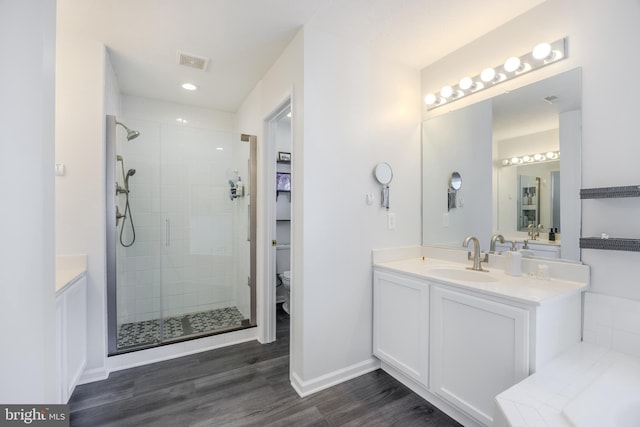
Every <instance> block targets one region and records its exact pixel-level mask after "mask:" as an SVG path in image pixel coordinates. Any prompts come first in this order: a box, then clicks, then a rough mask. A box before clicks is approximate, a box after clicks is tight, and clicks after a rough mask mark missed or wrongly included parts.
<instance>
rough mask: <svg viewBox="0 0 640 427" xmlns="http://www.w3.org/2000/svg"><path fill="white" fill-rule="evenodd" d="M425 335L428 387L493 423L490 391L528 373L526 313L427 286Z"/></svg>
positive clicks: (486, 423)
mask: <svg viewBox="0 0 640 427" xmlns="http://www.w3.org/2000/svg"><path fill="white" fill-rule="evenodd" d="M430 334H431V335H430V339H431V344H430V346H431V353H430V357H431V361H430V372H431V379H430V381H431V391H433V392H434V393H436V394H438V395H439V396H441V397H442V398H444V399H446V400H447V401H449V402H450V403H452V404H454V405H455V406H457V407H458V408H460V409H462V410H463V411H465V412H466V413H467V414H469V415H471V416H472V417H474V418H476V419H477V420H478V421H480V422H482V423H483V424H485V425H488V426H490V425H493V410H494V398H495V396H496V395H497V394H499V393H500V392H502V391H504V390H506V389H507V388H509V387H511V386H512V385H514V384H515V383H517V382H519V381H521V380H522V379H524V378H525V377H526V376H527V375H528V372H529V344H528V343H529V312H528V311H527V310H524V309H521V308H518V307H513V306H510V305H506V304H502V303H498V302H495V301H491V300H487V299H483V298H479V297H475V296H472V295H468V294H464V293H461V292H456V291H452V290H448V289H444V288H441V287H439V286H432V290H431V332H430Z"/></svg>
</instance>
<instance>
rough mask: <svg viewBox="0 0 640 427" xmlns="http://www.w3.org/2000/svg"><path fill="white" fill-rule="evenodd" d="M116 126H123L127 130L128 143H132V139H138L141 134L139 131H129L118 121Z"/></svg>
mask: <svg viewBox="0 0 640 427" xmlns="http://www.w3.org/2000/svg"><path fill="white" fill-rule="evenodd" d="M116 125H120V126H122V127H123V128H125V129H126V131H127V141H131V140H132V139H136V138H137V137H139V136H140V132H138V131H137V130H131V129H129V128H128V127H126V126H125V125H124V124H123V123H120V122H118V121H116Z"/></svg>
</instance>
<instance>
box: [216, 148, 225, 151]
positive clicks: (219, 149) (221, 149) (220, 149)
mask: <svg viewBox="0 0 640 427" xmlns="http://www.w3.org/2000/svg"><path fill="white" fill-rule="evenodd" d="M216 150H218V151H223V150H224V148H222V147H216Z"/></svg>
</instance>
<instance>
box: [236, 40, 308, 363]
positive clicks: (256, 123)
mask: <svg viewBox="0 0 640 427" xmlns="http://www.w3.org/2000/svg"><path fill="white" fill-rule="evenodd" d="M303 49H304V31H303V30H301V31H300V32H298V34H297V35H296V36H295V37H294V39H293V40H292V41H291V43H289V45H288V46H287V48H286V49H285V51H284V52H283V53H282V55H280V57H279V58H278V60H277V61H276V62H275V63H274V64H273V65H272V66H271V68H270V69H269V71H268V72H267V73H266V74H265V75H264V76H263V79H262V80H261V81H260V82H259V83H258V84H257V85H256V87H255V88H254V89H253V90H252V91H251V93H250V94H249V95H248V96H247V98H246V99H245V100H244V101H243V103H242V105H241V106H240V108H239V109H238V111H237V112H236V125H235V128H236V131H237V132H238V133H248V134H251V135H256V136H257V138H258V147H257V157H258V162H257V163H258V164H257V174H258V177H259V178H258V188H257V192H258V200H257V203H258V206H257V227H258V236H257V243H256V244H257V247H258V259H257V271H258V272H268V273H267V274H266V276H267V277H273V276H274V275H275V265H270V259H269V257H268V253H267V251H268V249H265V248H269V247H270V242H267V239H268V238H269V235H268V234H267V232H266V230H268V228H269V227H270V226H271V221H275V215H273V214H270V213H269V212H267V211H266V206H267V205H268V204H267V200H266V198H265V194H266V193H267V187H266V186H267V185H275V184H274V183H275V167H274V168H273V170H270V169H269V167H268V165H270V164H273V159H272V158H271V157H269V158H267V156H268V155H269V156H271V155H273V154H274V153H271V152H268V150H266V147H265V144H264V126H265V120H266V119H267V118H268V116H269V115H271V114H272V113H274V111H275V110H276V109H277V108H278V107H279V106H281V104H282V103H283V102H285V101H286V100H287V99H289V98H290V99H291V110H292V139H293V141H292V142H293V143H292V148H291V154H292V157H293V159H294V161H293V162H292V165H291V166H292V179H293V180H295V182H296V186H295V187H294V188H293V191H292V193H291V198H292V201H293V203H292V218H294V219H295V221H294V222H292V230H291V234H292V236H291V240H292V248H296V249H295V251H293V253H292V259H291V275H292V280H291V282H292V290H291V298H292V300H293V301H294V302H293V303H292V310H293V311H295V310H296V308H295V307H296V306H297V307H300V306H301V302H300V301H301V300H302V295H303V288H302V285H301V280H296V279H295V277H296V276H297V275H299V274H301V273H302V253H303V246H302V242H303V240H302V237H303V236H302V222H303V216H302V200H303V191H302V190H303V188H302V178H303V176H302V168H303V162H302V160H303V137H302V135H303V129H304V88H303V81H304V76H303ZM265 168H266V170H265ZM272 172H273V175H274V177H273V179H272V180H266V179H264V178H265V177H266V176H267V174H271V173H272ZM265 218H266V221H267V222H265ZM261 230H262V232H261ZM273 256H274V257H275V251H273ZM274 259H275V258H274ZM296 265H297V267H296ZM264 277H265V275H262V274H259V275H258V277H257V310H256V311H257V313H256V314H257V319H258V331H259V333H258V336H259V337H265V336H266V335H267V332H266V331H265V328H266V327H268V325H265V324H264V321H263V320H264V318H265V313H264V308H265V307H264V304H263V302H264V300H265V298H266V295H265V294H264V290H267V289H268V288H269V286H270V284H269V283H264ZM267 280H268V279H267ZM296 283H300V285H297V284H296ZM293 311H292V312H293ZM291 336H292V341H293V342H295V343H302V316H297V315H292V322H291ZM300 346H301V344H296V345H292V346H291V352H290V358H291V371H292V372H298V371H299V370H300V367H301V366H302V353H301V351H300Z"/></svg>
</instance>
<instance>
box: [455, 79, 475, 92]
mask: <svg viewBox="0 0 640 427" xmlns="http://www.w3.org/2000/svg"><path fill="white" fill-rule="evenodd" d="M458 86H460V89H462V90H468V89H471V87H472V86H473V80H471V77H463V78H462V79H460V82H459V83H458Z"/></svg>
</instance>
